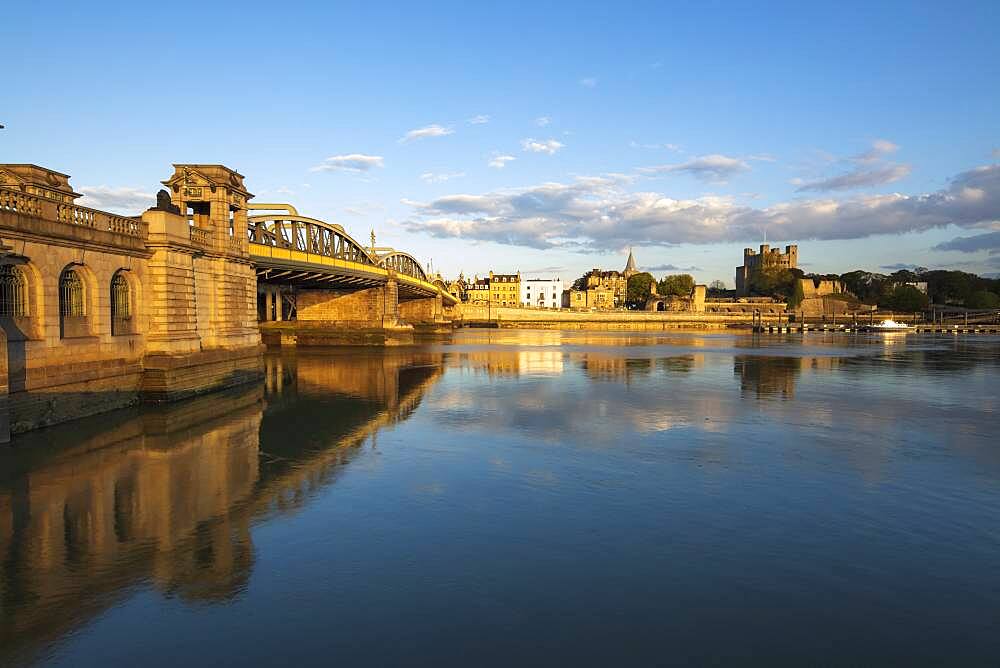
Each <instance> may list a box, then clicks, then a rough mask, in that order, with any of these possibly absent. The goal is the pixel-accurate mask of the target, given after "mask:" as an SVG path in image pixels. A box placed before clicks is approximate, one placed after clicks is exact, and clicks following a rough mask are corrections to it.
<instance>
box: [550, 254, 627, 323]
mask: <svg viewBox="0 0 1000 668" xmlns="http://www.w3.org/2000/svg"><path fill="white" fill-rule="evenodd" d="M638 273H639V270H638V268H637V267H636V262H635V257H634V256H633V255H632V251H631V250H629V253H628V260H627V261H626V262H625V269H624V270H623V271H613V270H612V271H602V270H601V269H599V268H596V267H595V268H594V269H592V270H590V271H589V272H588V273H587V274H586V276H585V277H584V278H585V281H584V286H583V289H582V290H570V291H569V292H568V294H567V295H566V296H565V297H564V305H565V306H568V307H570V308H593V309H600V310H603V309H613V308H619V307H622V306H624V305H625V296H626V294H627V291H628V279H630V278H631V277H632V276H634V275H635V274H638Z"/></svg>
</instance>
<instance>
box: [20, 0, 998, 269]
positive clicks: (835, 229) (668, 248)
mask: <svg viewBox="0 0 1000 668" xmlns="http://www.w3.org/2000/svg"><path fill="white" fill-rule="evenodd" d="M53 11H54V12H55V13H56V14H57V15H58V16H59V17H60V20H58V21H52V20H51V14H50V13H49V12H44V13H43V12H38V11H36V10H33V9H32V8H31V6H29V5H25V4H23V3H22V4H20V5H15V6H12V7H11V8H9V9H8V10H7V11H6V14H5V21H4V22H3V25H0V39H2V40H3V42H4V44H5V45H6V47H7V49H6V50H7V52H8V53H10V54H12V55H13V57H14V65H15V66H14V67H13V68H11V69H10V70H9V71H8V73H7V75H6V76H7V83H8V86H7V90H8V91H16V94H14V93H11V95H10V96H9V97H10V99H9V100H8V104H7V105H4V107H3V108H2V109H0V114H2V118H0V123H2V124H3V125H4V126H6V128H5V129H4V130H3V132H0V155H2V160H0V162H7V163H16V162H31V163H36V164H40V165H43V166H45V167H49V168H51V169H55V170H58V171H61V172H65V173H68V174H70V175H71V176H72V181H71V183H72V185H73V186H74V187H75V189H76V190H77V191H78V192H81V193H83V194H84V195H85V196H86V197H85V199H84V200H82V202H81V203H82V204H85V205H87V206H92V207H95V208H101V209H107V210H111V211H116V212H122V213H126V214H136V213H138V212H140V211H141V210H142V209H144V208H146V207H148V206H151V205H152V204H153V203H154V198H155V193H156V191H157V189H158V188H159V187H160V186H159V181H160V180H162V179H165V178H167V177H168V176H169V175H170V173H171V171H172V169H171V163H175V162H178V163H179V162H200V163H222V164H225V165H227V166H229V167H232V168H234V169H237V170H239V171H240V172H241V173H242V174H244V175H245V176H246V183H247V186H248V188H249V189H250V191H251V192H253V193H254V194H255V195H256V201H261V202H290V203H293V204H294V205H295V206H296V207H297V208H298V209H299V211H300V212H301V213H303V214H304V215H309V216H312V217H316V218H320V219H323V220H326V221H329V222H336V223H339V224H341V225H343V226H344V227H345V228H346V230H347V231H348V233H350V234H351V235H352V236H353V237H354V238H355V239H357V240H358V241H360V242H362V243H365V242H366V240H367V239H368V236H369V230H370V229H374V230H375V232H376V234H377V237H378V240H379V244H380V245H382V244H384V245H391V246H397V247H401V248H406V249H407V250H408V251H410V252H412V253H413V254H414V255H416V256H417V257H418V258H419V259H420V260H421V261H423V262H425V263H427V262H428V261H430V260H433V265H434V268H435V269H437V270H439V271H441V272H442V273H443V274H444V275H446V276H449V277H454V276H457V275H458V274H459V272H460V271H464V272H465V274H466V276H467V277H470V278H471V277H472V276H473V275H475V274H476V273H478V274H480V275H483V274H484V273H486V272H488V271H489V270H493V271H496V272H499V273H505V272H516V271H520V272H521V273H522V274H523V275H524V276H525V277H534V276H559V277H560V278H562V280H563V281H564V282H571V281H572V280H573V279H574V278H576V277H579V276H580V275H581V274H583V273H584V272H585V271H587V270H588V269H591V268H593V267H602V268H611V269H618V268H620V267H621V266H622V265H623V262H624V259H625V258H626V257H627V255H628V252H629V247H634V249H635V257H636V260H637V262H638V264H639V269H640V270H643V271H650V272H652V273H654V274H656V275H657V276H660V275H662V274H666V273H691V274H693V275H694V276H695V277H696V279H697V280H698V282H700V283H709V282H711V281H713V280H723V281H725V282H726V284H727V286H729V287H733V285H734V269H735V267H736V266H737V265H738V264H740V260H741V258H742V249H743V248H744V247H753V248H756V247H757V246H758V245H759V244H760V243H763V242H764V240H765V237H766V240H767V243H769V244H771V245H772V246H782V247H783V246H784V245H786V244H798V245H799V248H800V257H801V260H800V262H799V266H800V267H801V268H802V269H803V270H805V271H806V272H818V273H827V272H843V271H849V270H852V269H857V268H860V269H867V270H872V271H881V272H885V273H888V272H891V271H894V270H896V269H899V268H908V267H912V266H924V267H928V268H931V269H934V268H948V269H961V270H964V271H970V272H975V273H980V274H984V275H997V273H1000V114H998V113H997V109H998V108H1000V87H998V86H997V85H996V82H997V81H1000V45H998V42H997V40H996V39H995V35H994V34H993V33H994V32H995V29H996V26H997V24H998V18H1000V16H998V12H1000V10H998V8H997V5H996V3H994V2H970V3H961V4H960V5H955V4H947V5H946V4H943V3H942V4H940V5H939V6H936V7H935V6H917V5H915V4H913V3H905V2H902V3H880V4H878V6H869V5H867V4H863V3H856V4H837V5H830V6H819V7H817V6H814V7H804V6H800V5H797V4H788V5H786V6H784V7H783V8H782V9H780V10H777V9H776V10H775V11H771V12H768V13H766V14H765V13H761V12H760V11H759V10H758V9H757V8H756V7H755V6H753V5H751V4H730V5H721V6H712V7H708V6H705V7H702V6H671V5H668V4H666V3H636V4H630V5H629V6H628V7H613V8H612V7H609V6H607V5H606V4H604V3H600V4H598V3H574V4H573V5H572V10H571V11H569V10H565V9H559V8H557V7H555V6H546V7H539V6H535V5H533V4H529V3H524V4H521V3H503V4H502V5H498V6H492V5H491V6H470V5H468V4H463V3H430V4H427V5H421V6H419V7H415V6H414V7H407V6H399V7H395V6H393V7H390V6H382V5H377V4H367V5H352V6H347V7H345V6H337V7H327V6H325V5H320V4H318V3H317V4H315V5H311V6H310V5H304V6H299V7H296V8H295V9H294V10H293V11H289V12H287V13H279V14H275V11H274V8H273V7H271V6H269V5H260V6H256V5H254V4H253V3H244V4H242V5H240V6H239V8H238V11H237V12H236V13H234V11H233V8H231V7H225V6H222V5H218V6H206V5H202V4H199V5H194V4H188V3H185V2H178V3H171V4H170V5H162V6H158V7H151V6H143V5H134V6H128V5H126V6H117V5H115V6H112V5H110V4H109V5H102V4H100V3H90V4H87V5H76V4H70V3H59V2H57V3H55V5H54V6H53ZM186 14H187V15H188V16H196V17H197V18H196V20H187V19H181V18H180V17H183V16H185V15H186ZM136 26H142V28H141V29H139V30H137V29H136ZM19 59H20V61H19ZM42 82H45V83H44V84H43V83H42Z"/></svg>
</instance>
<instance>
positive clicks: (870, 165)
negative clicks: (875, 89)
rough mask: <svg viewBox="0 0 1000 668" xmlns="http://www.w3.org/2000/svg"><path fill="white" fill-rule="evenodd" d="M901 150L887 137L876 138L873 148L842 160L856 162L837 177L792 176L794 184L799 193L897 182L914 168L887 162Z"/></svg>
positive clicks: (830, 160)
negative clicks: (808, 178) (889, 157)
mask: <svg viewBox="0 0 1000 668" xmlns="http://www.w3.org/2000/svg"><path fill="white" fill-rule="evenodd" d="M898 150H899V146H898V145H897V144H893V143H892V142H891V141H888V140H887V139H876V140H875V141H874V142H872V145H871V148H870V149H868V150H867V151H865V152H864V153H861V154H859V155H855V156H852V157H850V158H847V159H846V160H843V161H840V162H841V164H844V163H846V164H848V165H853V166H852V167H851V168H850V169H849V170H848V171H846V172H842V173H840V174H837V175H835V176H829V177H824V178H818V179H810V180H806V179H802V178H796V179H792V182H791V183H792V185H795V186H798V188H796V191H797V192H808V191H818V192H824V191H831V190H854V189H857V188H872V187H875V186H880V185H884V184H887V183H894V182H896V181H899V180H900V179H904V178H906V177H907V176H909V175H910V172H911V171H913V168H912V167H911V166H910V165H907V164H902V163H895V162H888V161H887V160H886V157H887V156H889V155H891V154H893V153H895V152H896V151H898ZM826 157H827V160H826V161H827V162H835V161H836V159H835V158H833V156H829V155H827V156H826Z"/></svg>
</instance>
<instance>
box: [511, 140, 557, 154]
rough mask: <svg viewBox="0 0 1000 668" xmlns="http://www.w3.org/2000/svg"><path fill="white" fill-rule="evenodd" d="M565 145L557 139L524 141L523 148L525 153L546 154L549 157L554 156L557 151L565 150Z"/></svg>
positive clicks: (522, 142)
mask: <svg viewBox="0 0 1000 668" xmlns="http://www.w3.org/2000/svg"><path fill="white" fill-rule="evenodd" d="M564 146H565V144H563V143H562V142H560V141H556V140H555V139H531V138H530V137H529V138H528V139H524V140H522V141H521V147H522V148H523V149H524V150H525V151H529V152H531V153H545V154H547V155H553V154H555V152H556V151H558V150H559V149H561V148H563V147H564Z"/></svg>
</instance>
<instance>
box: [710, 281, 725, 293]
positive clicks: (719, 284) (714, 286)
mask: <svg viewBox="0 0 1000 668" xmlns="http://www.w3.org/2000/svg"><path fill="white" fill-rule="evenodd" d="M708 289H709V290H716V291H718V292H722V291H723V290H725V289H726V282H725V281H720V280H719V279H715V280H714V281H712V282H711V283H709V284H708Z"/></svg>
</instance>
